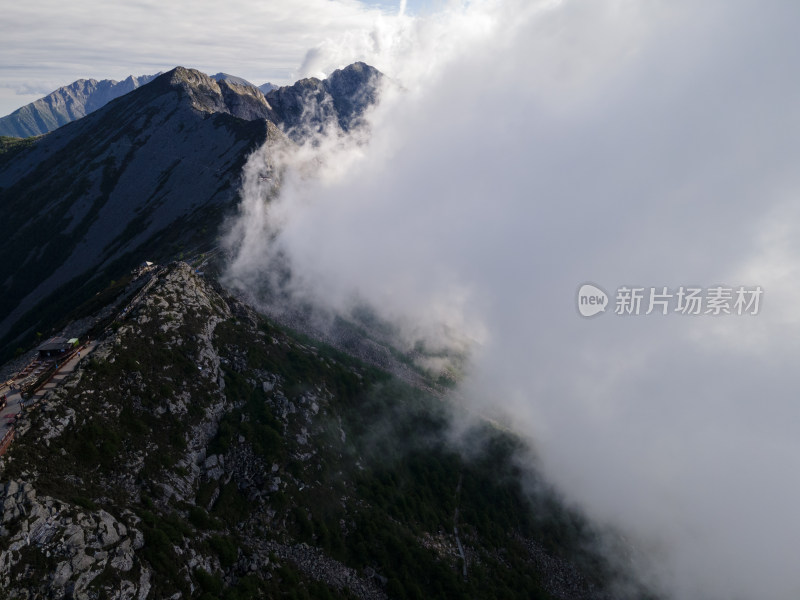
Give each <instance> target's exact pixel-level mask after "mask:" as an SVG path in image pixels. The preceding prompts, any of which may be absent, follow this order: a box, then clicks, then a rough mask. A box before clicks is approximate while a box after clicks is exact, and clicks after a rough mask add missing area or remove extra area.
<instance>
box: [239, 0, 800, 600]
mask: <svg viewBox="0 0 800 600" xmlns="http://www.w3.org/2000/svg"><path fill="white" fill-rule="evenodd" d="M798 22H800V4H797V3H789V2H770V3H763V2H755V1H752V2H750V1H735V2H730V1H728V0H704V1H702V2H697V1H696V0H685V1H678V0H669V1H660V0H630V1H626V0H591V1H580V0H573V1H569V0H565V1H563V2H533V1H529V0H505V1H497V2H494V1H487V2H474V3H472V5H471V6H470V7H467V8H465V9H463V10H452V11H450V12H447V13H442V14H440V15H439V16H438V17H436V18H431V19H427V20H423V21H415V22H413V23H404V24H403V23H400V24H399V25H398V26H397V27H394V26H392V27H389V26H387V27H384V29H382V30H380V31H379V32H378V33H376V39H377V40H378V41H379V42H380V43H379V44H376V45H377V46H379V47H380V48H382V49H383V54H381V55H380V60H381V61H383V64H386V65H391V66H392V69H393V71H394V72H395V73H399V74H400V79H401V80H402V82H403V84H404V86H405V91H404V92H402V93H399V94H396V93H387V94H386V95H385V97H384V100H383V101H382V103H381V105H380V106H379V107H378V109H377V110H376V111H375V112H374V114H372V116H371V137H370V140H369V142H368V144H367V145H360V146H354V147H347V146H345V147H343V146H342V145H341V143H340V141H339V140H333V141H328V142H327V143H326V142H323V143H322V144H321V145H320V146H318V147H317V149H315V150H313V152H311V154H317V155H318V156H317V157H316V158H318V159H320V160H321V161H322V163H321V164H320V163H319V162H312V163H311V164H313V165H314V171H315V172H316V173H317V174H318V176H317V177H315V178H308V177H303V176H301V174H302V171H300V170H299V169H297V170H294V167H293V170H290V171H289V174H288V176H287V179H286V180H285V182H284V186H283V189H282V193H281V196H280V198H279V200H278V201H277V202H275V203H273V204H272V205H270V206H269V207H265V206H264V204H263V200H262V197H261V195H260V191H259V189H258V188H259V184H258V177H257V176H256V175H255V172H257V170H258V167H259V164H260V162H261V163H263V157H260V156H254V157H253V160H252V161H251V164H250V167H249V168H250V169H252V170H253V172H251V173H249V175H248V177H247V178H246V182H249V183H248V184H247V185H246V186H245V202H244V206H243V211H244V219H242V221H241V223H240V227H239V228H238V229H237V232H236V233H237V235H238V236H239V242H240V243H241V244H242V245H241V252H240V254H239V256H238V260H237V261H236V262H235V263H234V264H233V265H232V269H231V276H232V277H235V278H239V280H240V281H242V282H247V281H251V282H252V281H258V280H259V278H262V277H265V276H267V274H268V272H269V269H270V265H271V263H270V257H271V256H273V255H274V254H273V253H274V251H275V247H276V246H277V248H278V249H279V250H280V251H281V252H282V253H283V255H284V256H287V257H288V258H289V260H290V263H291V265H292V267H293V269H294V273H295V279H294V290H295V293H297V294H298V295H300V296H302V297H305V298H315V299H316V300H317V301H318V302H322V303H325V304H326V305H328V306H329V307H334V308H336V309H338V310H341V311H347V310H348V306H350V305H352V302H353V301H354V299H358V300H359V301H367V302H369V303H371V304H372V305H373V306H374V307H376V308H377V310H379V311H380V312H381V314H383V315H384V316H385V317H387V318H390V319H394V320H396V321H397V322H398V323H403V324H405V326H407V331H408V333H409V335H428V336H429V338H433V339H437V338H438V339H440V340H441V341H442V342H444V343H452V342H453V341H454V340H456V341H464V340H466V341H468V343H469V344H470V348H471V352H472V360H471V364H470V370H469V376H468V378H467V379H466V380H465V381H464V382H463V385H462V386H461V389H460V394H461V395H460V399H461V401H464V402H468V403H469V404H470V406H471V407H472V408H473V409H474V410H477V411H480V412H482V413H484V414H490V415H493V416H496V417H497V418H500V419H503V420H504V421H505V422H507V423H509V424H511V425H512V426H513V427H514V428H516V429H517V430H518V431H520V432H521V433H523V434H524V435H528V436H530V438H531V439H532V440H533V441H534V443H535V446H536V449H537V452H538V455H539V457H540V459H541V462H542V465H543V467H544V469H545V471H546V473H547V475H548V476H549V478H550V479H551V481H553V482H555V483H556V484H557V485H558V487H559V489H560V490H561V491H562V492H564V493H565V494H566V497H567V498H568V499H569V500H570V501H572V502H574V503H576V504H578V505H580V506H582V507H583V508H584V509H585V510H586V511H587V512H588V513H589V514H591V515H592V516H593V517H594V518H595V519H597V520H598V521H599V522H610V523H613V524H614V525H615V526H617V527H619V528H621V529H622V530H623V531H625V532H626V533H627V534H628V535H629V539H631V540H635V543H636V544H637V545H638V547H640V548H641V549H644V550H646V552H647V553H648V554H649V555H650V557H651V559H652V560H653V563H652V567H653V571H652V572H651V575H652V576H653V577H654V578H655V580H656V581H658V582H659V583H660V584H661V585H663V586H664V587H665V588H666V589H668V590H669V592H670V595H671V597H673V598H678V599H680V600H712V599H713V600H717V599H719V600H722V599H725V600H738V599H753V598H759V599H774V600H790V599H796V598H798V597H800V571H798V569H797V557H798V550H797V544H798V540H800V519H798V518H797V510H798V509H797V507H798V506H800V479H798V472H800V435H798V432H799V431H798V430H800V401H798V389H800V369H798V367H797V363H798V360H800V312H799V311H798V306H799V305H798V298H800V203H799V202H798V197H800V169H798V167H797V165H798V164H800V119H799V118H798V109H797V107H798V106H800V79H798V78H797V77H796V73H798V72H800V36H798V35H797V32H796V24H797V23H798ZM355 46H356V44H353V43H352V40H350V41H348V42H346V43H345V42H342V41H341V40H339V41H336V42H334V41H333V40H332V41H330V42H329V43H326V44H324V45H322V46H320V48H318V51H317V52H316V53H313V54H312V55H311V56H309V57H307V62H308V63H309V64H311V63H313V62H314V61H318V62H319V63H320V64H323V63H324V62H325V60H327V59H328V58H329V57H330V56H340V55H345V54H346V53H347V50H348V49H351V50H352V48H354V47H355ZM314 158H315V157H313V156H303V155H302V153H301V156H299V157H297V158H296V159H293V160H294V162H293V161H288V164H290V165H296V164H297V165H299V164H302V161H304V160H305V161H307V160H313V159H314ZM293 173H296V174H295V175H293ZM271 234H276V235H277V238H276V242H275V244H276V246H270V245H269V244H266V243H265V240H268V239H270V235H271ZM584 282H594V283H597V284H599V285H600V286H602V287H604V288H605V289H606V290H607V291H608V292H609V293H610V294H611V295H612V302H613V301H614V297H613V296H614V293H615V292H616V290H617V289H618V288H619V287H621V286H641V287H644V288H647V290H648V291H649V288H650V287H654V288H658V289H659V291H660V289H661V288H662V287H665V286H666V287H668V288H669V290H670V291H671V292H672V293H675V292H676V291H677V290H678V289H679V288H680V287H681V286H686V287H689V286H697V287H700V288H702V289H704V290H705V289H708V288H712V287H714V286H724V287H731V288H734V287H738V286H748V287H755V286H761V288H762V289H763V292H764V295H763V298H762V302H761V306H760V310H759V313H758V314H757V315H741V316H737V315H735V314H733V315H727V316H712V315H705V314H704V315H697V316H687V315H681V314H677V313H675V311H674V308H675V304H674V303H673V304H672V306H671V308H670V314H668V315H661V314H651V315H649V316H645V315H643V314H642V315H639V316H633V315H629V316H618V315H615V314H613V307H612V308H611V309H610V310H609V311H608V312H607V313H606V314H602V315H599V316H596V317H594V318H592V319H584V318H582V317H581V316H579V314H578V311H577V305H576V301H577V299H576V293H577V290H578V286H579V285H580V284H582V283H584ZM645 308H646V307H643V310H642V312H644V309H645ZM445 334H446V335H445Z"/></svg>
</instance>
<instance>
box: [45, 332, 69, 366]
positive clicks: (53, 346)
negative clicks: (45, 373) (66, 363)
mask: <svg viewBox="0 0 800 600" xmlns="http://www.w3.org/2000/svg"><path fill="white" fill-rule="evenodd" d="M71 349H72V342H71V341H70V340H68V339H67V338H63V337H54V338H50V339H49V340H47V341H46V342H45V343H44V344H42V345H41V346H39V347H38V348H37V350H38V351H39V358H40V359H42V360H51V359H54V358H60V357H62V356H64V355H65V354H67V353H68V352H69V351H70V350H71Z"/></svg>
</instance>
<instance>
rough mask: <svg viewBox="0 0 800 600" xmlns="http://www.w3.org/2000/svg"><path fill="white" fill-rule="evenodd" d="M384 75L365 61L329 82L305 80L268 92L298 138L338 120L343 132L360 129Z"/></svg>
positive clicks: (337, 71)
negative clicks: (363, 117) (363, 116)
mask: <svg viewBox="0 0 800 600" xmlns="http://www.w3.org/2000/svg"><path fill="white" fill-rule="evenodd" d="M382 78H383V74H382V73H381V72H380V71H378V70H377V69H375V68H374V67H371V66H369V65H367V64H365V63H363V62H357V63H353V64H352V65H350V66H348V67H345V68H344V69H337V70H336V71H334V72H333V73H331V74H330V76H329V77H327V78H326V79H323V80H320V79H317V78H316V77H309V78H306V79H301V80H300V81H298V82H297V83H295V84H294V85H291V86H284V87H281V88H278V89H274V90H272V91H270V92H269V93H267V96H266V97H267V102H269V104H270V105H271V106H272V108H273V109H274V110H275V112H276V113H278V114H279V115H280V117H281V119H282V123H283V124H284V127H285V128H286V129H287V130H288V131H289V135H290V136H292V137H293V138H294V139H300V138H302V137H303V136H306V135H308V130H309V129H317V130H318V129H320V128H323V127H324V126H325V124H326V123H329V122H331V121H335V122H336V123H337V124H338V126H339V127H340V128H341V129H342V130H343V131H349V130H350V129H352V128H354V127H356V126H358V124H359V123H360V122H361V116H362V115H363V113H364V110H366V108H367V107H368V106H370V105H371V104H374V103H375V102H376V101H377V99H378V94H379V91H380V85H381V81H382Z"/></svg>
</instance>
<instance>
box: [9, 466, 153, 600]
mask: <svg viewBox="0 0 800 600" xmlns="http://www.w3.org/2000/svg"><path fill="white" fill-rule="evenodd" d="M0 506H2V525H0V538H2V539H3V544H2V548H0V582H2V588H3V589H5V590H13V589H15V588H17V587H18V586H19V584H20V583H21V582H30V581H35V582H36V584H35V586H33V587H31V586H30V584H29V583H25V584H24V587H23V589H24V590H25V591H26V592H27V596H26V595H22V596H17V597H31V598H33V597H42V596H46V597H51V598H67V597H69V598H76V599H84V598H87V599H88V598H92V597H96V596H95V593H92V591H90V589H91V588H92V584H93V582H94V581H95V579H96V578H97V577H98V576H100V575H101V574H102V573H103V572H104V571H106V570H107V569H111V570H113V571H114V572H115V573H116V574H117V576H118V577H119V578H120V585H119V587H118V589H117V592H118V593H117V594H116V595H115V598H120V599H123V598H124V599H129V600H133V599H134V598H144V597H147V595H148V592H149V583H148V582H149V578H150V570H149V569H148V567H147V566H146V565H142V564H141V561H140V560H139V559H138V558H137V556H136V551H137V550H139V549H141V548H142V546H143V545H144V537H143V535H142V532H141V531H139V530H138V529H136V527H134V526H132V525H131V524H130V521H131V520H132V518H133V515H132V514H130V513H128V514H127V515H126V517H127V519H126V518H125V517H123V518H122V519H117V518H116V517H114V516H113V515H111V514H109V513H108V512H106V511H105V510H102V509H101V510H95V511H90V510H87V509H85V508H81V507H77V506H75V505H73V504H69V503H66V502H63V501H59V500H56V499H55V498H52V497H48V496H41V497H39V496H37V493H36V490H35V488H34V487H33V485H32V484H30V483H28V482H21V481H15V480H11V481H8V482H7V483H6V484H5V485H4V486H3V487H2V488H0ZM125 520H128V523H129V524H128V525H126V524H125V522H124V521H125ZM31 571H33V572H31ZM137 573H138V575H137Z"/></svg>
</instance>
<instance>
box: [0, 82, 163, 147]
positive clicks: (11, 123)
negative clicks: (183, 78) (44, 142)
mask: <svg viewBox="0 0 800 600" xmlns="http://www.w3.org/2000/svg"><path fill="white" fill-rule="evenodd" d="M157 76H158V74H157V75H142V76H140V77H133V76H130V77H128V78H127V79H125V80H124V81H114V80H113V79H103V80H102V81H97V80H96V79H79V80H78V81H75V82H74V83H71V84H70V85H66V86H64V87H60V88H58V89H57V90H56V91H54V92H52V93H50V94H48V95H47V96H45V97H44V98H40V99H39V100H36V101H35V102H31V103H30V104H27V105H25V106H23V107H22V108H19V109H17V110H15V111H14V112H13V113H11V114H10V115H8V116H6V117H3V118H2V119H0V135H6V136H10V137H30V136H33V135H42V134H43V133H48V132H49V131H53V130H54V129H56V128H58V127H61V126H62V125H66V124H67V123H69V122H70V121H74V120H76V119H80V118H81V117H85V116H86V115H88V114H90V113H93V112H94V111H96V110H97V109H98V108H100V107H102V106H105V105H106V104H108V103H109V102H111V101H112V100H113V99H114V98H119V97H120V96H122V95H124V94H127V93H128V92H131V91H133V90H135V89H136V88H138V87H140V86H143V85H144V84H146V83H149V82H150V81H152V80H153V79H155V78H156V77H157Z"/></svg>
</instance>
